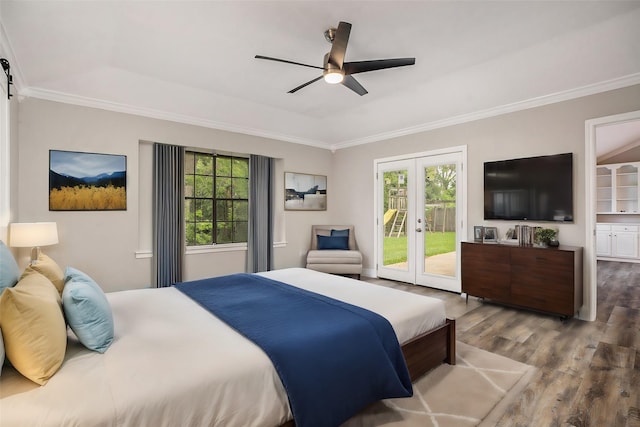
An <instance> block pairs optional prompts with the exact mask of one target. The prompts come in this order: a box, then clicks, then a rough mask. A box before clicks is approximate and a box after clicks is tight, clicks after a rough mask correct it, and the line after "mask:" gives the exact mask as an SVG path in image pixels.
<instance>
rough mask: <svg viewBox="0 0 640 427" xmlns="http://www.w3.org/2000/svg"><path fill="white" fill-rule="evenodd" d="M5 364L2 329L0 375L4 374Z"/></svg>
mask: <svg viewBox="0 0 640 427" xmlns="http://www.w3.org/2000/svg"><path fill="white" fill-rule="evenodd" d="M3 365H4V341H3V340H2V331H0V375H1V374H2V366H3Z"/></svg>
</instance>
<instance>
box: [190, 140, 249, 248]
mask: <svg viewBox="0 0 640 427" xmlns="http://www.w3.org/2000/svg"><path fill="white" fill-rule="evenodd" d="M184 196H185V197H184V208H185V232H186V240H187V246H202V245H214V244H224V243H242V242H246V241H247V229H248V220H249V159H247V158H243V157H233V156H223V155H215V154H207V153H196V152H192V151H187V152H186V153H185V172H184Z"/></svg>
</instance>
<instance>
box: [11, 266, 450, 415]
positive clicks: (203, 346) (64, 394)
mask: <svg viewBox="0 0 640 427" xmlns="http://www.w3.org/2000/svg"><path fill="white" fill-rule="evenodd" d="M262 275H264V276H267V277H271V278H273V279H275V280H280V281H282V282H286V283H290V284H292V285H295V286H298V287H300V288H304V289H308V290H311V291H314V292H317V293H320V294H323V295H328V296H331V297H333V298H336V299H339V300H342V301H345V302H348V303H351V304H355V305H359V306H361V307H364V308H367V309H369V310H372V311H375V312H377V313H379V314H381V315H382V316H384V317H386V318H387V319H388V320H389V321H390V322H391V324H392V325H393V327H394V330H395V331H396V335H397V336H398V340H399V341H400V343H404V342H406V341H407V340H409V339H411V338H412V337H414V336H416V335H419V334H420V333H422V332H425V331H427V330H429V329H431V328H433V327H435V326H438V325H440V324H442V323H444V320H445V313H444V304H443V303H442V301H440V300H438V299H435V298H428V297H423V296H418V295H415V294H408V293H405V292H401V291H397V290H394V289H389V288H384V287H380V286H375V285H372V284H367V283H364V282H359V281H356V280H352V279H348V278H343V277H339V276H331V275H327V274H324V273H319V272H315V271H311V270H306V269H301V268H294V269H285V270H278V271H272V272H268V273H262ZM107 297H108V299H109V302H110V303H111V307H112V310H113V316H114V323H115V340H114V343H113V344H112V346H111V347H110V348H109V349H108V350H107V352H106V353H104V354H99V353H95V352H92V351H89V350H87V349H85V348H84V347H82V346H81V345H80V344H79V343H78V342H77V341H76V340H75V338H74V337H73V335H72V333H71V332H70V339H69V344H68V347H67V355H66V357H65V361H64V363H63V365H62V367H61V368H60V370H59V371H58V373H56V374H55V375H54V376H53V378H51V380H50V381H49V383H48V384H47V385H45V386H43V387H39V386H37V385H36V384H34V383H32V382H30V381H29V380H27V379H25V378H23V377H22V376H20V374H18V373H17V372H16V371H15V370H13V369H12V368H10V367H8V366H5V367H4V368H3V372H2V376H1V377H0V425H2V427H10V426H56V427H58V426H82V427H85V426H136V427H137V426H153V427H156V426H209V425H216V426H278V425H280V424H282V423H284V422H285V421H287V420H288V419H290V418H291V413H290V411H289V405H288V402H287V396H286V393H285V391H284V389H283V387H282V384H281V382H280V379H279V378H278V375H277V373H276V371H275V369H274V368H273V366H272V364H271V362H270V361H269V358H268V357H267V356H266V355H265V354H264V353H263V352H262V350H260V349H259V348H258V347H257V346H255V345H254V344H253V343H252V342H250V341H248V340H247V339H245V338H244V337H242V336H241V335H239V334H238V333H237V332H235V331H234V330H232V329H231V328H229V327H228V326H227V325H226V324H224V323H223V322H221V321H220V320H218V319H217V318H216V317H215V316H213V315H211V314H210V313H209V312H208V311H206V310H205V309H203V308H201V307H200V306H199V305H197V304H196V303H194V302H193V301H192V300H191V299H189V298H188V297H187V296H185V295H184V294H182V293H181V292H180V291H178V290H176V289H174V288H163V289H140V290H131V291H123V292H115V293H110V294H107Z"/></svg>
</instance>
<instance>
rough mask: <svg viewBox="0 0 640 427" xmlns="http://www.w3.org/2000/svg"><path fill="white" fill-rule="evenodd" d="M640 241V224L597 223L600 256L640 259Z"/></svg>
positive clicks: (598, 253)
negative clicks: (639, 247)
mask: <svg viewBox="0 0 640 427" xmlns="http://www.w3.org/2000/svg"><path fill="white" fill-rule="evenodd" d="M639 242H640V225H637V224H597V226H596V255H597V256H598V257H601V258H610V259H611V258H615V259H618V258H619V259H629V260H634V261H636V260H637V261H640V257H639V256H640V254H639V253H638V243H639Z"/></svg>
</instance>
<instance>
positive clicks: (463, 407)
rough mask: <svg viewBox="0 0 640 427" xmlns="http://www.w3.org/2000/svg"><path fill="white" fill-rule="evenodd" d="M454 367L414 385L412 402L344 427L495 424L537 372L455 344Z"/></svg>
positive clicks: (398, 402) (377, 410)
mask: <svg viewBox="0 0 640 427" xmlns="http://www.w3.org/2000/svg"><path fill="white" fill-rule="evenodd" d="M456 346H457V348H456V363H457V364H456V365H455V366H451V365H446V364H445V365H440V366H439V367H437V368H436V369H434V370H432V371H430V372H429V373H427V374H426V375H425V376H423V377H422V378H420V379H418V380H417V381H416V382H415V383H414V384H413V397H411V398H406V399H389V400H385V401H382V402H379V403H377V404H375V405H372V406H370V407H369V408H367V410H365V411H363V412H361V413H360V414H358V415H357V416H356V417H354V418H352V419H350V420H349V421H347V422H346V423H345V424H344V425H343V427H379V426H385V427H386V426H402V427H414V426H415V427H473V426H478V425H481V424H483V425H487V426H489V425H495V422H496V421H497V419H498V418H499V417H500V415H501V414H503V413H504V409H505V408H506V406H507V405H508V404H509V403H510V402H512V401H513V398H514V397H517V395H518V394H519V393H520V392H521V391H522V389H523V388H524V386H525V385H526V384H527V383H528V381H529V379H530V378H531V375H533V373H534V372H535V368H533V367H532V366H529V365H525V364H523V363H520V362H516V361H515V360H511V359H508V358H506V357H503V356H500V355H497V354H493V353H489V352H487V351H484V350H480V349H478V348H476V347H472V346H470V345H467V344H464V343H461V342H459V341H458V342H457V343H456Z"/></svg>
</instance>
